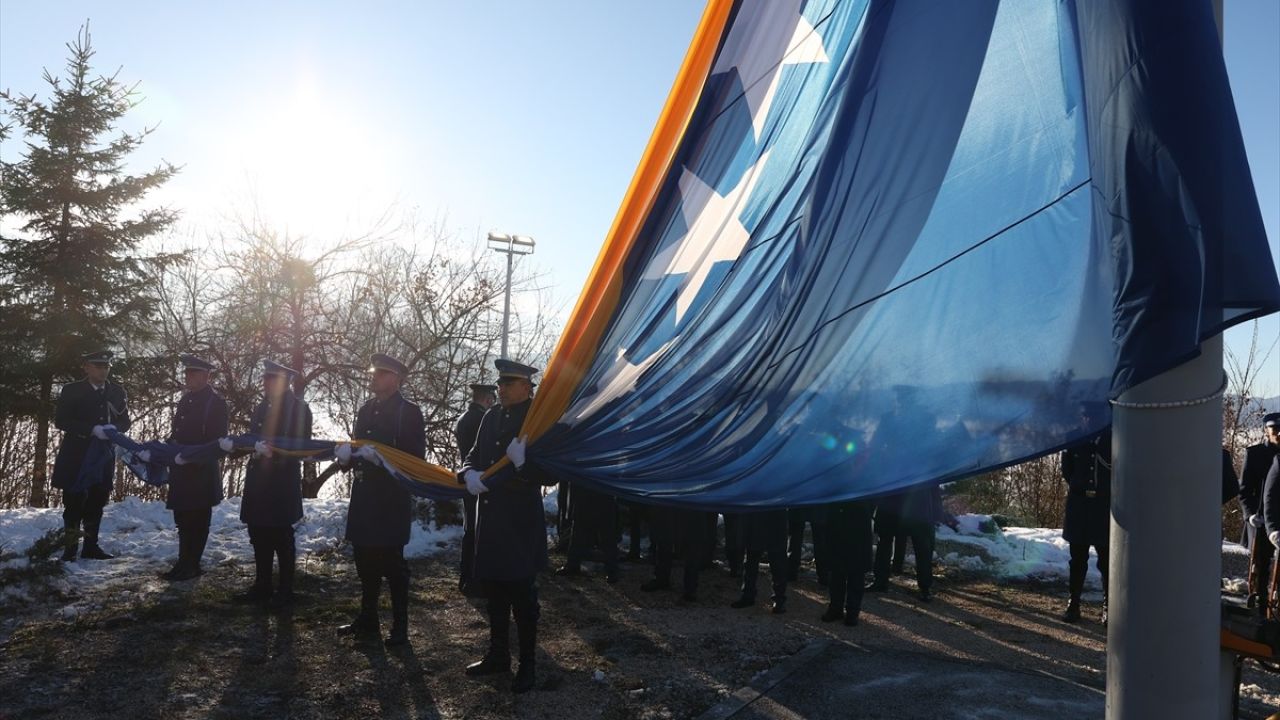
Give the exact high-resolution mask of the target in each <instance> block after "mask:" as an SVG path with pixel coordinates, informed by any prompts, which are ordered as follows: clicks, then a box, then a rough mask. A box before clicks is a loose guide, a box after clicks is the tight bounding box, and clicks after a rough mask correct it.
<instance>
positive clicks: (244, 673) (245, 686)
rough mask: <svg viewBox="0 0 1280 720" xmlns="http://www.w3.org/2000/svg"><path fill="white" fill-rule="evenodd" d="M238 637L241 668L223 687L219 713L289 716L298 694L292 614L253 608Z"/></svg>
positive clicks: (237, 669)
mask: <svg viewBox="0 0 1280 720" xmlns="http://www.w3.org/2000/svg"><path fill="white" fill-rule="evenodd" d="M244 611H245V612H247V613H250V617H249V620H248V622H247V623H246V629H245V631H244V632H243V633H241V634H240V635H241V638H242V642H243V645H242V646H241V648H240V665H239V667H238V668H236V672H235V675H234V677H232V678H231V679H230V681H229V682H228V683H227V685H226V690H225V691H224V692H223V695H222V698H221V700H220V701H219V703H218V709H219V710H220V711H222V712H225V713H231V714H233V715H263V714H266V715H273V716H274V715H279V716H281V717H283V716H287V715H288V714H289V700H290V698H292V697H294V696H295V695H296V694H297V692H298V687H297V686H298V658H297V654H296V652H295V648H294V641H295V637H296V636H295V632H294V627H293V612H292V610H284V611H280V612H268V611H267V610H266V609H265V608H260V607H253V608H245V610H244Z"/></svg>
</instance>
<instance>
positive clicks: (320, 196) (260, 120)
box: [224, 80, 394, 240]
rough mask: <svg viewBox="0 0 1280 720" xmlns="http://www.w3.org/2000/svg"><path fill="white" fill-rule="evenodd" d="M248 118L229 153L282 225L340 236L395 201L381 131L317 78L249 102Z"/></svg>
mask: <svg viewBox="0 0 1280 720" xmlns="http://www.w3.org/2000/svg"><path fill="white" fill-rule="evenodd" d="M240 117H241V118H242V119H241V121H240V123H238V127H237V128H236V129H235V130H234V131H233V132H232V133H230V138H231V140H230V141H229V147H228V154H227V156H226V157H225V158H224V159H225V160H226V161H227V163H228V165H229V167H230V169H231V170H232V172H234V173H235V174H237V175H238V176H239V181H240V184H241V185H244V184H245V183H246V182H247V185H248V188H249V192H250V193H251V200H252V202H253V203H254V204H255V205H256V208H257V211H258V212H259V213H260V214H261V215H262V216H263V218H264V219H266V220H268V221H269V222H271V223H272V224H273V225H275V226H277V229H279V230H284V229H288V230H289V231H290V232H291V233H293V234H303V235H307V236H310V237H313V238H315V239H317V240H321V239H335V237H334V236H335V235H336V234H337V233H340V232H342V231H343V230H344V228H347V227H348V225H349V223H350V222H352V221H355V220H357V219H358V218H359V217H360V216H368V215H370V214H375V213H379V212H381V211H382V210H384V209H385V208H386V206H387V205H388V204H390V203H391V201H392V200H393V199H394V197H393V196H392V193H393V192H394V191H393V190H391V189H389V188H387V187H386V182H385V181H386V180H387V179H388V177H389V175H390V174H391V171H390V168H389V167H388V164H389V163H388V162H387V161H388V157H387V154H386V153H385V152H384V147H385V146H384V144H383V143H382V142H380V137H379V133H378V130H377V129H376V128H375V126H374V125H373V124H372V123H370V122H368V121H367V120H365V119H364V118H361V117H360V116H359V115H358V114H357V113H355V112H353V111H352V110H351V109H350V108H348V107H346V106H344V105H343V103H342V102H341V101H340V100H339V99H337V98H331V97H326V96H325V94H324V92H323V91H322V90H321V88H320V86H319V83H317V82H315V81H314V80H311V81H306V80H304V81H302V82H299V83H298V84H297V86H296V87H295V88H294V89H293V90H292V91H291V92H289V93H286V94H282V95H280V96H277V97H270V98H266V99H264V100H263V101H262V102H261V103H260V104H258V105H254V106H246V107H245V108H244V110H243V112H242V113H241V114H240ZM350 229H351V230H355V231H357V232H359V231H360V230H359V228H350Z"/></svg>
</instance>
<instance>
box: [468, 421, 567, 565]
mask: <svg viewBox="0 0 1280 720" xmlns="http://www.w3.org/2000/svg"><path fill="white" fill-rule="evenodd" d="M532 402H533V401H532V400H526V401H524V402H522V403H519V404H517V405H513V406H511V407H509V408H504V407H502V406H501V405H494V406H493V407H491V408H489V411H488V412H486V413H485V414H484V418H483V419H482V420H481V421H480V430H479V432H478V433H477V434H476V442H475V445H474V446H473V447H472V448H471V452H470V453H468V455H467V462H466V463H465V465H464V467H463V468H462V471H461V473H459V476H461V475H462V474H465V473H466V471H467V470H480V471H482V472H483V471H484V470H487V469H488V468H489V467H490V466H491V465H493V464H494V463H496V462H498V461H499V460H501V459H502V458H503V457H506V453H507V445H508V444H510V443H511V441H512V439H514V438H515V437H516V436H518V435H519V434H520V429H521V428H522V427H523V426H524V418H525V415H526V414H528V412H529V406H530V405H531V404H532ZM485 484H486V485H487V486H488V487H489V491H488V492H486V493H483V494H481V495H480V497H479V501H478V503H477V517H476V538H475V570H474V573H473V574H474V576H475V578H476V579H478V580H492V581H513V580H526V579H528V578H531V577H533V576H534V575H536V574H537V573H538V571H539V570H542V569H544V568H546V566H547V522H546V515H545V512H544V511H543V508H542V485H543V484H550V485H553V484H555V481H554V480H553V479H551V478H550V476H549V475H548V474H547V473H545V472H543V471H542V470H541V469H540V468H539V467H538V466H537V464H536V463H535V462H534V461H532V460H529V461H527V462H525V465H524V467H523V468H522V469H521V470H519V471H517V470H516V468H515V467H514V466H513V465H510V464H508V465H507V466H506V467H504V468H503V469H502V470H500V471H498V472H497V473H496V474H495V475H494V476H492V477H490V478H488V479H486V480H485Z"/></svg>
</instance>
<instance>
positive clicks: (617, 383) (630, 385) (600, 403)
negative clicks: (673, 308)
mask: <svg viewBox="0 0 1280 720" xmlns="http://www.w3.org/2000/svg"><path fill="white" fill-rule="evenodd" d="M673 344H675V339H674V338H672V339H671V340H668V341H667V342H666V343H665V344H664V345H663V346H662V347H660V348H658V349H657V350H654V351H653V352H652V353H651V354H650V355H649V357H647V358H645V359H644V360H641V361H640V363H639V364H638V365H637V364H633V363H631V362H630V361H628V360H627V358H626V354H627V350H626V348H618V356H617V357H616V358H614V361H613V367H611V368H609V372H607V373H605V376H604V377H602V378H600V384H599V389H597V390H596V392H595V394H594V395H588V396H587V397H585V398H583V399H582V400H579V401H578V402H576V403H574V404H573V407H571V408H569V409H568V411H566V412H565V414H564V416H565V418H566V419H567V420H568V423H569V424H570V425H576V424H578V421H579V420H582V418H584V417H587V416H589V415H591V414H592V413H594V412H595V411H596V410H599V409H600V408H602V407H604V405H605V403H607V402H609V401H610V400H613V399H614V398H618V397H622V396H623V395H625V394H627V393H629V392H631V391H632V390H634V389H635V388H636V381H637V380H639V379H640V376H641V375H643V374H644V371H645V370H648V369H649V366H650V365H652V364H654V363H655V362H657V361H658V358H661V357H662V356H663V355H664V354H665V353H666V351H667V348H670V347H671V346H672V345H673Z"/></svg>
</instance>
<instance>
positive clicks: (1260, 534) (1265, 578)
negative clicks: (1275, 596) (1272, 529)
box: [1104, 518, 1276, 605]
mask: <svg viewBox="0 0 1280 720" xmlns="http://www.w3.org/2000/svg"><path fill="white" fill-rule="evenodd" d="M1244 528H1245V534H1246V536H1247V538H1248V541H1249V548H1250V553H1251V556H1250V561H1251V562H1252V563H1253V565H1254V566H1253V567H1251V568H1249V571H1250V574H1251V575H1252V574H1254V573H1256V575H1257V580H1258V587H1256V588H1250V590H1251V591H1252V592H1254V593H1256V594H1257V595H1258V597H1260V598H1263V599H1264V600H1265V599H1266V596H1267V593H1269V592H1270V591H1271V564H1272V562H1273V560H1274V558H1275V556H1276V546H1275V545H1272V544H1271V540H1270V539H1269V538H1268V537H1267V533H1266V531H1265V530H1263V529H1261V528H1256V527H1254V526H1252V525H1250V524H1249V523H1248V518H1245V524H1244ZM1255 548H1256V549H1255ZM1104 574H1105V573H1104ZM1262 604H1263V605H1265V602H1264V603H1262Z"/></svg>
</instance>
